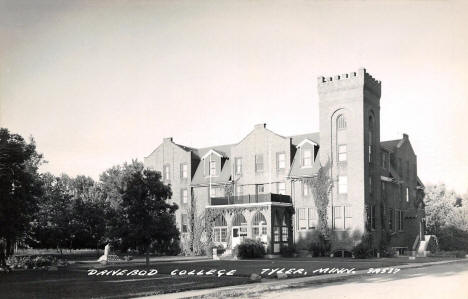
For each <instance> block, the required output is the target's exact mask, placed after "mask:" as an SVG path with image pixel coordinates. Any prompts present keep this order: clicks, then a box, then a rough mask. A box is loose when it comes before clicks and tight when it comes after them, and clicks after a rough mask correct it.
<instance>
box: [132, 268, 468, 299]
mask: <svg viewBox="0 0 468 299" xmlns="http://www.w3.org/2000/svg"><path fill="white" fill-rule="evenodd" d="M467 262H468V259H465V260H463V259H462V260H460V259H458V260H449V261H438V262H428V263H420V264H408V265H401V266H393V267H398V268H399V269H408V268H422V267H429V266H433V265H441V264H450V263H467ZM367 272H368V269H365V270H358V271H356V272H355V273H354V274H322V275H317V276H309V277H301V278H291V279H284V280H278V279H273V278H272V279H263V282H258V283H250V284H244V285H238V286H229V287H220V288H214V289H204V290H192V291H186V292H180V293H171V294H162V295H157V296H149V297H139V298H140V299H144V298H146V299H148V298H158V299H159V298H163V299H164V298H197V297H205V296H206V297H214V298H218V297H219V298H223V297H227V296H226V295H229V297H233V296H235V297H237V296H246V295H248V294H256V293H257V294H258V293H263V292H266V291H277V290H282V289H287V288H299V287H305V286H308V285H312V284H319V283H327V282H334V281H340V280H346V279H349V278H351V277H360V276H366V275H370V274H368V273H367ZM386 275H394V274H386Z"/></svg>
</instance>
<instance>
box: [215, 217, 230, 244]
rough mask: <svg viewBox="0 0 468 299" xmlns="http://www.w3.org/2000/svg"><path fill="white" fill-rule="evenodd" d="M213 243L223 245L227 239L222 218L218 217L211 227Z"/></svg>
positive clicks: (224, 220) (224, 221) (225, 223)
mask: <svg viewBox="0 0 468 299" xmlns="http://www.w3.org/2000/svg"><path fill="white" fill-rule="evenodd" d="M213 237H214V241H215V242H218V243H225V242H226V237H227V222H226V219H225V218H224V217H223V216H218V217H217V218H216V219H215V223H214V227H213Z"/></svg>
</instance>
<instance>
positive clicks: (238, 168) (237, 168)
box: [234, 158, 242, 175]
mask: <svg viewBox="0 0 468 299" xmlns="http://www.w3.org/2000/svg"><path fill="white" fill-rule="evenodd" d="M234 167H235V174H237V175H241V174H242V158H235V159H234Z"/></svg>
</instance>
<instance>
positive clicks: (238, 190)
mask: <svg viewBox="0 0 468 299" xmlns="http://www.w3.org/2000/svg"><path fill="white" fill-rule="evenodd" d="M243 194H244V188H243V186H242V185H237V186H236V195H237V196H241V195H243Z"/></svg>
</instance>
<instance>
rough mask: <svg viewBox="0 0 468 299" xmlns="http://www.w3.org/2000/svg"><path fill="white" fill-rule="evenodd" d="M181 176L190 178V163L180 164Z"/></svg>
mask: <svg viewBox="0 0 468 299" xmlns="http://www.w3.org/2000/svg"><path fill="white" fill-rule="evenodd" d="M180 178H181V179H186V178H188V165H187V163H182V164H180Z"/></svg>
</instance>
